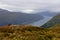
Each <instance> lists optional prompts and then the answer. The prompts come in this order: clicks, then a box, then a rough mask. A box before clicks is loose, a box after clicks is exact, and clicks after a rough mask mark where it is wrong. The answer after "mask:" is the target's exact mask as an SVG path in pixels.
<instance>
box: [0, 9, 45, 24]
mask: <svg viewBox="0 0 60 40" xmlns="http://www.w3.org/2000/svg"><path fill="white" fill-rule="evenodd" d="M43 18H44V17H43V16H41V15H37V14H26V13H21V12H10V11H8V10H4V9H0V25H7V24H29V23H32V22H36V21H38V20H42V19H43Z"/></svg>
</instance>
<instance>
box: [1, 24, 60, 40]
mask: <svg viewBox="0 0 60 40" xmlns="http://www.w3.org/2000/svg"><path fill="white" fill-rule="evenodd" d="M57 27H58V25H57ZM0 40H60V28H59V29H54V28H50V29H49V28H40V27H34V26H31V25H21V26H20V25H11V26H5V27H1V28H0Z"/></svg>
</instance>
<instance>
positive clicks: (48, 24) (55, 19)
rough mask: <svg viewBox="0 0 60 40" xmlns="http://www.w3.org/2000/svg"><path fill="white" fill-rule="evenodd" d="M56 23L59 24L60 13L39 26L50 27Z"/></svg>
mask: <svg viewBox="0 0 60 40" xmlns="http://www.w3.org/2000/svg"><path fill="white" fill-rule="evenodd" d="M56 24H60V14H58V15H56V16H55V17H53V18H52V19H51V20H49V21H48V22H47V23H45V24H44V25H43V26H41V27H44V28H47V27H52V26H54V25H56Z"/></svg>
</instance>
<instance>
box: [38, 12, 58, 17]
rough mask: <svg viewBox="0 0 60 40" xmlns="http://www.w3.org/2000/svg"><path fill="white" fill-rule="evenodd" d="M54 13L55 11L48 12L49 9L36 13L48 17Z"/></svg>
mask: <svg viewBox="0 0 60 40" xmlns="http://www.w3.org/2000/svg"><path fill="white" fill-rule="evenodd" d="M56 14H57V13H56V12H50V11H43V12H38V15H42V16H48V17H53V16H55V15H56Z"/></svg>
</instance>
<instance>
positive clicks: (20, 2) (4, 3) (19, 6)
mask: <svg viewBox="0 0 60 40" xmlns="http://www.w3.org/2000/svg"><path fill="white" fill-rule="evenodd" d="M0 8H3V9H8V10H14V11H25V10H30V11H31V10H40V11H41V10H49V11H55V12H59V11H60V0H0Z"/></svg>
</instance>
